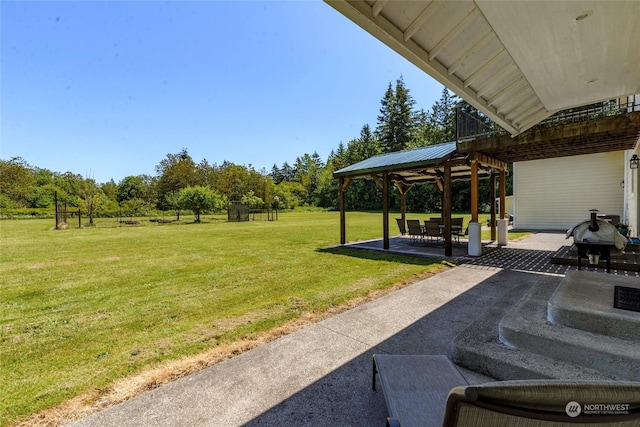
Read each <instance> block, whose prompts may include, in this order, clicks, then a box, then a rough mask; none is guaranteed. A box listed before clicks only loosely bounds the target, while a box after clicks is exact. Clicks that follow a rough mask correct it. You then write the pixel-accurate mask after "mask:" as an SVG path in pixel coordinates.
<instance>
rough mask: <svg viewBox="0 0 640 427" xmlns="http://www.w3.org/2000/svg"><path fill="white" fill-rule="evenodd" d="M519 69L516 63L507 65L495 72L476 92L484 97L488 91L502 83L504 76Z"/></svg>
mask: <svg viewBox="0 0 640 427" xmlns="http://www.w3.org/2000/svg"><path fill="white" fill-rule="evenodd" d="M517 69H518V67H517V66H516V64H509V65H507V66H506V67H504V68H503V69H501V70H500V71H498V72H497V73H495V74H494V75H493V76H492V77H491V78H490V79H489V80H487V81H486V82H485V83H484V85H483V86H482V87H481V88H480V89H478V90H477V91H476V93H477V94H478V96H479V97H482V98H484V97H485V95H486V94H487V93H489V92H491V90H493V88H495V87H496V86H499V85H500V84H501V82H500V80H501V79H502V78H504V77H505V76H506V75H507V74H509V73H511V72H513V71H514V70H517Z"/></svg>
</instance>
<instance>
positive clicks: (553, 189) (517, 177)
mask: <svg viewBox="0 0 640 427" xmlns="http://www.w3.org/2000/svg"><path fill="white" fill-rule="evenodd" d="M623 179H624V152H623V151H614V152H610V153H600V154H588V155H583V156H573V157H561V158H554V159H544V160H532V161H528V162H518V163H514V165H513V194H514V205H515V206H514V215H515V220H514V227H515V228H517V229H526V230H567V229H569V228H570V227H571V226H573V225H575V224H577V223H578V222H580V221H584V220H586V219H588V218H589V210H590V209H598V211H600V213H604V214H610V215H620V217H621V218H622V215H623V206H624V189H623V188H622V186H621V185H620V182H621V181H622V180H623Z"/></svg>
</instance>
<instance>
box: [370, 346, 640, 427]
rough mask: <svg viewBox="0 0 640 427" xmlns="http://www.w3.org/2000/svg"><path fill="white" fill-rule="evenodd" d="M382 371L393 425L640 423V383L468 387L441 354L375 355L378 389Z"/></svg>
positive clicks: (549, 382) (547, 382)
mask: <svg viewBox="0 0 640 427" xmlns="http://www.w3.org/2000/svg"><path fill="white" fill-rule="evenodd" d="M376 375H377V376H378V378H379V379H380V384H381V386H382V389H383V392H384V397H385V401H386V403H387V409H388V412H389V418H388V419H387V426H392V427H396V426H402V427H411V426H421V427H436V426H443V427H462V426H464V427H472V426H473V427H511V426H516V427H520V426H523V427H534V426H535V427H538V426H544V427H559V426H561V425H562V426H563V425H571V424H576V425H589V424H597V425H598V426H610V427H613V426H616V427H626V426H629V427H631V426H638V425H640V383H639V382H629V381H574V380H572V381H569V380H546V379H545V380H521V381H497V382H490V383H486V384H480V385H468V384H467V382H466V380H465V379H464V377H463V376H462V374H461V373H460V372H459V371H458V369H457V367H456V366H455V365H454V364H453V363H452V362H451V361H450V360H449V359H448V358H447V357H446V356H443V355H436V356H431V355H429V356H428V355H411V356H404V355H388V354H384V355H383V354H375V355H374V356H373V379H372V381H373V384H372V385H373V390H376ZM594 427H595V426H594Z"/></svg>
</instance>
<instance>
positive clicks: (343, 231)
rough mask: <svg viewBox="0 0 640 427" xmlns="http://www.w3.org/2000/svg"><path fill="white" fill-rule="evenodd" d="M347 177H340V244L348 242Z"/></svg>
mask: <svg viewBox="0 0 640 427" xmlns="http://www.w3.org/2000/svg"><path fill="white" fill-rule="evenodd" d="M345 181H346V180H345V179H344V178H340V244H341V245H344V244H345V243H347V232H346V229H347V227H346V223H347V221H346V215H345V204H346V203H345V192H346V191H347V187H348V186H349V184H345Z"/></svg>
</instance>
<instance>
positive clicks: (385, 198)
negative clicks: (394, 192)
mask: <svg viewBox="0 0 640 427" xmlns="http://www.w3.org/2000/svg"><path fill="white" fill-rule="evenodd" d="M382 236H383V246H384V248H385V249H389V173H388V172H383V173H382Z"/></svg>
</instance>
